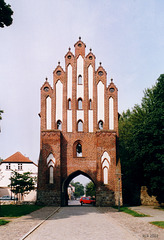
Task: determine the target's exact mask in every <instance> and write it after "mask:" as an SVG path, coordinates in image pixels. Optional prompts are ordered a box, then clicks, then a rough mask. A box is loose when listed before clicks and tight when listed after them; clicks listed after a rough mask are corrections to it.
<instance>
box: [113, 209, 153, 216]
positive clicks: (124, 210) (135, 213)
mask: <svg viewBox="0 0 164 240" xmlns="http://www.w3.org/2000/svg"><path fill="white" fill-rule="evenodd" d="M114 208H118V207H114ZM120 212H125V213H128V214H130V215H132V216H133V217H149V215H145V214H143V213H137V212H135V211H133V210H131V209H129V208H128V207H120Z"/></svg>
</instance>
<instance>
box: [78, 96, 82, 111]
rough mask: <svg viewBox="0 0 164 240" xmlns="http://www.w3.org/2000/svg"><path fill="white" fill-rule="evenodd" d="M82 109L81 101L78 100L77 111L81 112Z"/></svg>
mask: <svg viewBox="0 0 164 240" xmlns="http://www.w3.org/2000/svg"><path fill="white" fill-rule="evenodd" d="M82 107H83V106H82V99H81V98H79V99H78V109H79V110H81V109H82Z"/></svg>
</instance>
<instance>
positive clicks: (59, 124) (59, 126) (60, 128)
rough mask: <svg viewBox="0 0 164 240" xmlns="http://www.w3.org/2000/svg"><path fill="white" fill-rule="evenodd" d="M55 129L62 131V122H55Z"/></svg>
mask: <svg viewBox="0 0 164 240" xmlns="http://www.w3.org/2000/svg"><path fill="white" fill-rule="evenodd" d="M57 129H58V130H62V122H61V121H60V120H58V121H57Z"/></svg>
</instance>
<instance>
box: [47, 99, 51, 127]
mask: <svg viewBox="0 0 164 240" xmlns="http://www.w3.org/2000/svg"><path fill="white" fill-rule="evenodd" d="M46 128H47V129H48V130H49V129H51V98H50V97H49V96H48V97H47V98H46Z"/></svg>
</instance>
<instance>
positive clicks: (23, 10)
mask: <svg viewBox="0 0 164 240" xmlns="http://www.w3.org/2000/svg"><path fill="white" fill-rule="evenodd" d="M5 1H6V3H9V4H10V5H11V7H12V9H13V11H14V15H13V24H12V25H11V26H9V27H5V28H1V29H0V109H2V110H4V114H3V115H2V117H3V120H2V121H1V122H0V125H1V133H0V157H1V158H3V159H5V158H7V157H9V156H10V155H12V154H14V153H15V152H17V151H20V152H21V153H22V154H24V155H26V156H27V157H29V158H30V159H31V160H32V161H34V162H36V163H37V161H38V158H39V150H40V149H39V148H40V119H39V117H38V113H39V112H40V88H41V86H42V84H43V83H44V81H45V78H46V77H48V81H49V82H50V83H51V85H52V79H53V70H54V69H55V68H56V66H57V64H58V61H60V62H61V65H62V67H63V68H65V66H64V55H65V54H66V53H67V51H68V48H69V47H71V50H72V52H73V53H74V43H75V42H77V41H78V39H79V36H81V38H82V41H83V42H84V43H85V44H86V54H87V53H88V52H89V49H90V48H92V52H93V53H94V55H95V56H96V66H97V67H98V66H99V62H100V61H101V62H102V66H103V67H104V68H105V70H106V71H107V78H108V82H109V81H110V79H111V78H113V79H114V83H115V84H116V86H117V87H118V91H119V92H118V93H119V112H120V113H121V112H122V111H126V110H127V109H128V108H130V109H131V108H132V107H133V106H134V105H135V104H140V102H141V98H142V97H143V91H144V90H145V89H146V88H151V87H152V85H154V84H155V82H156V79H157V78H158V77H159V75H160V74H162V73H164V70H163V67H164V12H163V10H164V1H163V0H124V1H123V0H115V1H113V0H101V1H100V0H99V1H98V0H58V1H57V0H21V1H18V0H5Z"/></svg>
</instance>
